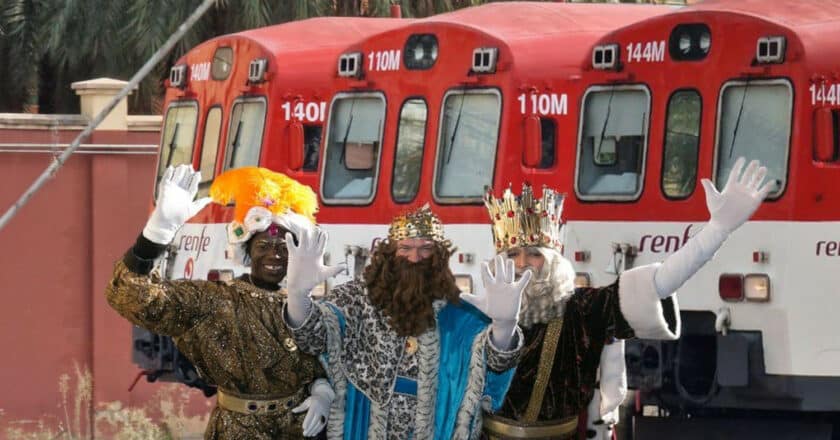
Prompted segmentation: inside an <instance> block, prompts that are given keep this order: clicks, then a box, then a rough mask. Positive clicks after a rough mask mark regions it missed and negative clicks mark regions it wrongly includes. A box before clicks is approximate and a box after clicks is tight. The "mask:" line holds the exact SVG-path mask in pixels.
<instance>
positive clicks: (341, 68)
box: [338, 52, 362, 78]
mask: <svg viewBox="0 0 840 440" xmlns="http://www.w3.org/2000/svg"><path fill="white" fill-rule="evenodd" d="M338 76H340V77H342V78H359V77H361V76H362V53H361V52H352V53H345V54H342V55H341V56H339V57H338Z"/></svg>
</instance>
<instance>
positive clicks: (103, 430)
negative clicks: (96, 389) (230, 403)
mask: <svg viewBox="0 0 840 440" xmlns="http://www.w3.org/2000/svg"><path fill="white" fill-rule="evenodd" d="M58 390H59V392H60V393H61V401H60V402H59V403H58V408H57V409H58V411H57V413H56V414H46V415H44V416H42V417H41V418H39V419H38V420H11V421H6V420H4V418H5V417H4V416H5V412H4V411H3V409H2V408H0V423H2V425H4V426H6V428H5V431H4V432H0V434H3V435H0V436H2V437H3V438H5V439H8V440H86V439H91V438H94V437H95V438H108V439H114V440H174V439H183V438H200V437H201V433H202V432H204V427H205V426H206V425H207V418H208V416H209V411H208V413H206V414H204V415H200V416H189V415H187V407H188V404H189V401H190V396H191V393H190V392H189V390H188V389H187V388H186V387H185V386H183V385H179V384H167V385H165V386H163V387H162V388H161V389H160V390H159V391H158V392H157V393H156V394H155V396H154V398H153V399H152V400H151V401H149V402H148V403H147V404H145V405H144V406H143V407H127V406H124V405H123V403H122V402H118V401H115V402H99V403H97V404H96V405H95V406H92V405H91V398H92V392H93V378H92V377H91V374H90V371H88V370H87V369H85V368H81V367H79V366H78V365H75V366H74V369H73V372H72V375H71V374H66V373H65V374H62V375H61V376H60V377H59V378H58ZM208 407H209V402H208ZM92 412H93V413H92ZM91 417H92V418H93V422H94V423H93V428H92V429H91Z"/></svg>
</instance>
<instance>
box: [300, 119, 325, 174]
mask: <svg viewBox="0 0 840 440" xmlns="http://www.w3.org/2000/svg"><path fill="white" fill-rule="evenodd" d="M322 131H323V130H322V128H321V126H320V125H304V126H303V171H318V153H319V151H318V150H319V149H320V148H321V132H322Z"/></svg>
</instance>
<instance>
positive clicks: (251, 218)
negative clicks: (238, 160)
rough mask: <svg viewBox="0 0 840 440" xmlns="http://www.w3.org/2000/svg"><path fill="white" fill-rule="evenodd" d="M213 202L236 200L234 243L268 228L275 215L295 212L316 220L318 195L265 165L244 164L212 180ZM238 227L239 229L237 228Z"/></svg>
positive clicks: (276, 216) (211, 195)
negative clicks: (263, 166) (260, 166)
mask: <svg viewBox="0 0 840 440" xmlns="http://www.w3.org/2000/svg"><path fill="white" fill-rule="evenodd" d="M210 197H211V198H212V199H213V201H214V202H216V203H219V204H222V205H228V204H230V203H235V204H236V207H235V208H234V211H233V222H232V223H231V228H230V230H229V231H230V233H231V237H229V238H230V241H231V242H239V241H243V239H247V238H249V237H250V236H251V235H252V234H253V233H255V232H258V231H260V230H265V228H266V227H267V226H268V224H269V223H270V221H271V219H272V218H274V220H275V222H276V220H277V218H278V217H281V216H283V215H284V214H286V213H288V212H289V211H292V212H294V213H296V214H300V215H301V216H303V217H306V218H307V219H308V220H309V221H311V222H312V223H315V213H316V212H317V211H318V197H317V196H316V195H315V192H314V191H312V188H310V187H308V186H306V185H304V184H302V183H300V182H298V181H296V180H294V179H292V178H290V177H288V176H286V175H285V174H281V173H277V172H274V171H271V170H267V169H265V168H259V167H243V168H237V169H233V170H229V171H226V172H224V173H222V174H220V175H219V176H217V177H216V178H215V179H214V180H213V185H211V186H210ZM237 228H239V230H237Z"/></svg>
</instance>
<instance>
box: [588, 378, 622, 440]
mask: <svg viewBox="0 0 840 440" xmlns="http://www.w3.org/2000/svg"><path fill="white" fill-rule="evenodd" d="M600 406H601V394H600V393H599V392H598V390H595V394H594V395H593V396H592V400H591V401H590V402H589V405H587V407H586V430H587V433H586V438H587V439H594V440H612V438H613V436H612V434H613V430H614V429H615V424H616V423H617V422H618V408H616V409H615V411H614V413H611V414H609V415H607V416H606V417H605V416H603V415H601V414H599V409H598V408H599V407H600Z"/></svg>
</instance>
